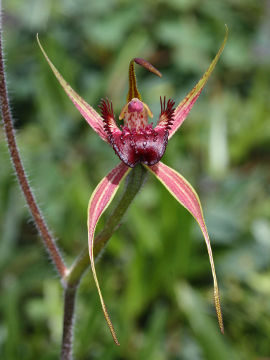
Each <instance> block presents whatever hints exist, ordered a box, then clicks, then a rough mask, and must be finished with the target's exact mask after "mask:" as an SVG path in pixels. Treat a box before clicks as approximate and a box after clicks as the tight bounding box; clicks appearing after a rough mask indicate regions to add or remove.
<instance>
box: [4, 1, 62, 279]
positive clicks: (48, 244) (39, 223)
mask: <svg viewBox="0 0 270 360" xmlns="http://www.w3.org/2000/svg"><path fill="white" fill-rule="evenodd" d="M0 5H1V2H0ZM0 10H1V9H0ZM0 22H1V19H0ZM0 32H1V34H0V102H1V114H2V119H3V122H4V130H5V135H6V139H7V144H8V149H9V152H10V157H11V161H12V163H13V166H14V169H15V173H16V175H17V178H18V181H19V184H20V187H21V189H22V192H23V194H24V197H25V200H26V202H27V204H28V206H29V209H30V212H31V214H32V217H33V219H34V223H35V225H36V227H37V229H38V231H39V233H40V235H41V237H42V239H43V242H44V246H45V248H46V249H47V251H48V253H49V255H50V257H51V259H52V262H53V264H54V265H55V267H56V269H57V271H58V273H59V275H60V277H61V279H62V278H64V276H65V274H66V270H67V269H66V266H65V264H64V261H63V259H62V256H61V254H60V251H59V249H58V247H57V245H56V243H55V240H54V239H53V236H52V234H51V233H50V231H49V229H48V226H47V224H46V222H45V220H44V217H43V215H42V213H41V211H40V209H39V207H38V205H37V202H36V199H35V196H34V194H33V191H32V190H31V187H30V185H29V182H28V180H27V177H26V173H25V170H24V167H23V164H22V160H21V157H20V154H19V149H18V146H17V142H16V138H15V131H14V127H13V121H12V115H11V110H10V106H9V99H8V93H7V86H6V79H5V69H4V60H3V48H2V22H1V23H0Z"/></svg>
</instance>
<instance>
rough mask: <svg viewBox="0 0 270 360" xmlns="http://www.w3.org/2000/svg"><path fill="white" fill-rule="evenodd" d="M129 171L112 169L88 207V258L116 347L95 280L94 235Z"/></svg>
mask: <svg viewBox="0 0 270 360" xmlns="http://www.w3.org/2000/svg"><path fill="white" fill-rule="evenodd" d="M130 170H131V168H129V167H128V166H126V165H125V164H124V163H122V162H121V163H120V164H119V165H118V166H117V167H116V168H114V169H113V170H112V171H111V172H110V173H109V174H108V175H107V176H106V177H105V178H104V179H103V180H101V182H100V183H99V184H98V186H97V187H96V189H95V191H94V192H93V194H92V196H91V198H90V200H89V205H88V220H87V225H88V247H89V256H90V263H91V268H92V272H93V276H94V280H95V283H96V286H97V290H98V294H99V298H100V301H101V305H102V309H103V313H104V316H105V319H106V321H107V323H108V325H109V328H110V331H111V334H112V337H113V339H114V341H115V343H116V344H117V345H119V342H118V340H117V337H116V334H115V331H114V328H113V325H112V322H111V320H110V317H109V314H108V311H107V309H106V306H105V303H104V300H103V297H102V294H101V290H100V287H99V282H98V279H97V274H96V269H95V262H94V235H95V229H96V225H97V222H98V220H99V218H100V217H101V215H102V214H103V212H104V211H105V210H106V208H107V207H108V206H109V204H110V202H111V201H112V199H113V198H114V195H115V194H116V191H117V190H118V188H119V185H120V183H121V181H122V180H123V179H124V177H125V176H126V175H127V174H128V172H129V171H130Z"/></svg>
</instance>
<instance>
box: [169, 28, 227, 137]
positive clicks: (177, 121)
mask: <svg viewBox="0 0 270 360" xmlns="http://www.w3.org/2000/svg"><path fill="white" fill-rule="evenodd" d="M225 27H226V34H225V38H224V40H223V43H222V45H221V47H220V49H219V50H218V53H217V54H216V56H215V58H214V60H213V61H212V62H211V64H210V66H209V68H208V69H207V70H206V72H205V73H204V74H203V77H202V78H201V79H200V80H199V82H198V83H197V85H196V86H194V88H193V89H192V90H191V91H190V93H189V94H188V95H187V96H186V97H185V98H184V99H183V100H182V101H181V102H180V104H179V105H178V106H177V108H176V109H175V113H174V121H173V124H172V126H171V130H170V132H169V139H170V138H171V137H172V136H173V135H174V133H175V132H176V131H177V130H178V129H179V127H180V126H181V125H182V123H183V121H184V120H185V119H186V117H187V116H188V113H189V112H190V110H191V109H192V107H193V105H194V104H195V102H196V101H197V99H198V97H199V96H200V94H201V92H202V89H203V88H204V86H205V84H206V83H207V80H208V79H209V77H210V75H211V73H212V71H213V70H214V68H215V66H216V63H217V62H218V59H219V57H220V55H221V53H222V51H223V49H224V47H225V44H226V41H227V38H228V27H227V25H225Z"/></svg>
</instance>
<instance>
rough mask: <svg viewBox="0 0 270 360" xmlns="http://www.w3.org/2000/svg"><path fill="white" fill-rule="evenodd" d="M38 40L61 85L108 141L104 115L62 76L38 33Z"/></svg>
mask: <svg viewBox="0 0 270 360" xmlns="http://www.w3.org/2000/svg"><path fill="white" fill-rule="evenodd" d="M37 42H38V45H39V47H40V49H41V51H42V53H43V55H44V57H45V59H46V60H47V62H48V64H49V66H50V68H51V69H52V71H53V73H54V75H55V77H56V78H57V80H58V81H59V83H60V85H61V86H62V87H63V89H64V90H65V92H66V93H67V95H68V96H69V98H70V99H71V101H72V102H73V104H74V105H75V106H76V108H77V109H78V110H79V112H80V113H81V115H82V116H83V117H84V118H85V120H86V121H87V122H88V124H89V125H90V126H91V127H92V129H93V130H95V131H96V132H97V133H98V135H99V136H100V137H101V139H102V140H104V141H106V142H108V139H107V134H106V132H105V130H104V128H103V120H102V117H101V116H100V115H99V114H98V113H97V112H96V111H95V110H94V109H93V108H92V106H90V105H89V104H87V102H86V101H85V100H84V99H83V98H81V97H80V95H78V94H77V93H76V92H75V91H74V90H73V89H72V87H71V86H70V85H69V84H68V83H67V82H66V80H65V79H64V78H63V77H62V75H61V74H60V73H59V71H58V70H57V69H56V67H55V66H54V65H53V63H52V62H51V60H50V59H49V57H48V55H47V54H46V52H45V50H44V49H43V47H42V45H41V43H40V41H39V38H38V35H37Z"/></svg>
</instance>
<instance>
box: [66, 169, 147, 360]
mask: <svg viewBox="0 0 270 360" xmlns="http://www.w3.org/2000/svg"><path fill="white" fill-rule="evenodd" d="M146 173H147V172H146V169H145V168H144V167H143V166H141V165H137V166H136V167H135V168H134V169H133V170H132V171H131V172H130V173H129V175H128V176H127V179H126V183H125V189H124V191H123V193H122V195H121V198H120V200H119V201H118V203H117V205H116V207H115V208H114V210H113V211H112V213H111V214H110V216H109V218H108V219H107V221H106V223H105V226H104V228H103V230H102V231H101V232H100V233H99V234H98V235H97V236H96V237H95V244H94V255H95V257H97V256H98V255H99V254H100V252H101V250H102V249H103V248H104V247H105V245H106V244H107V242H108V240H109V239H110V237H111V236H112V234H113V233H114V231H115V230H116V229H117V228H118V227H119V224H120V222H121V220H122V218H123V216H124V214H125V213H126V211H127V210H128V207H129V205H130V204H131V202H132V200H133V199H134V198H135V196H136V194H137V193H138V192H139V190H140V188H141V186H142V185H143V183H144V181H145V179H146ZM89 265H90V260H89V252H88V248H87V247H86V248H85V249H84V250H83V251H82V252H81V254H80V255H79V256H78V257H77V259H76V260H75V261H74V263H73V265H72V266H71V268H70V270H69V272H68V274H67V275H66V277H65V279H64V283H65V285H66V289H65V307H64V326H63V329H64V330H63V338H62V352H61V354H62V357H61V360H71V359H72V331H73V317H74V310H75V309H74V304H75V296H76V289H77V287H78V285H79V283H80V280H81V278H82V276H83V274H84V272H85V270H86V269H87V268H88V267H89Z"/></svg>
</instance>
